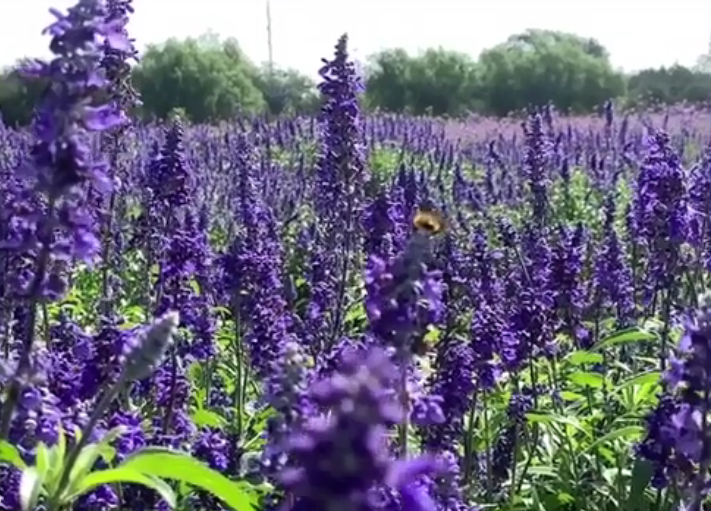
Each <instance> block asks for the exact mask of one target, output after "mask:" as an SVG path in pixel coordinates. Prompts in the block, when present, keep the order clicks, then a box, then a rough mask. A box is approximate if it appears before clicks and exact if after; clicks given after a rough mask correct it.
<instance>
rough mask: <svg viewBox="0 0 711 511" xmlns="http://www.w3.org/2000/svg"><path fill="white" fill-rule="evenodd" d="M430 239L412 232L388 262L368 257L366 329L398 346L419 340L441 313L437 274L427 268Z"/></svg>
mask: <svg viewBox="0 0 711 511" xmlns="http://www.w3.org/2000/svg"><path fill="white" fill-rule="evenodd" d="M429 243H430V240H429V238H428V237H427V235H426V234H423V233H421V232H415V233H414V235H413V237H412V238H411V241H410V243H409V244H408V246H407V247H406V248H405V250H404V251H403V252H402V253H401V254H400V255H399V256H398V257H396V258H395V259H393V260H392V261H391V262H390V263H388V262H386V261H384V260H382V259H380V258H379V257H377V256H371V257H370V259H369V260H368V265H367V268H366V275H365V286H366V293H367V296H366V301H365V308H366V313H367V314H368V320H369V322H370V329H371V331H372V332H373V334H375V335H376V336H377V337H378V338H380V340H381V341H382V342H384V343H386V344H387V345H390V346H394V347H396V348H398V349H402V348H407V347H411V346H412V345H413V344H414V343H416V342H418V341H420V340H421V337H422V336H423V335H424V334H425V328H426V327H427V326H428V325H430V324H432V323H434V322H436V321H437V320H438V319H439V317H440V315H441V308H442V304H441V300H442V291H443V286H442V283H441V281H440V278H441V273H440V272H438V271H428V270H427V267H426V263H425V262H424V261H425V260H426V257H427V253H428V251H429V250H430V249H429Z"/></svg>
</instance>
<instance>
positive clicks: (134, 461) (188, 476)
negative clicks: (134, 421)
mask: <svg viewBox="0 0 711 511" xmlns="http://www.w3.org/2000/svg"><path fill="white" fill-rule="evenodd" d="M125 467H127V468H131V469H132V470H135V471H138V472H141V473H144V474H147V475H152V476H155V477H161V478H166V479H174V480H176V481H183V482H186V483H188V484H191V485H192V486H197V487H198V488H201V489H203V490H205V491H207V492H210V493H212V494H213V495H214V496H215V497H217V498H219V499H220V500H222V501H223V502H225V503H226V504H227V505H229V506H230V507H232V508H233V509H236V510H237V511H252V510H253V509H254V502H253V499H252V498H251V497H250V495H249V494H248V493H246V492H245V491H244V489H243V486H242V485H240V484H238V483H236V482H234V481H230V480H229V479H227V478H226V477H225V476H223V475H222V474H220V473H219V472H216V471H214V470H212V469H211V468H209V467H208V466H207V465H204V464H203V463H201V462H199V461H198V460H196V459H195V458H193V457H191V456H188V455H187V454H183V453H179V452H175V451H171V450H170V449H163V448H157V447H149V448H146V449H142V450H141V451H138V452H136V453H135V454H133V455H132V456H130V457H129V458H127V459H126V460H125V461H124V462H123V463H122V464H121V465H120V467H119V468H125Z"/></svg>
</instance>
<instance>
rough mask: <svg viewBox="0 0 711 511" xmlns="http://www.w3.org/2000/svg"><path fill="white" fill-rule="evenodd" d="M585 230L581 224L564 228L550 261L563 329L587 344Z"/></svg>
mask: <svg viewBox="0 0 711 511" xmlns="http://www.w3.org/2000/svg"><path fill="white" fill-rule="evenodd" d="M584 243H585V231H584V228H583V226H582V224H578V225H577V226H576V228H575V229H574V230H572V229H567V228H564V227H563V228H561V229H560V230H559V239H558V242H557V244H556V246H555V248H554V251H553V258H552V261H551V276H550V280H551V286H552V287H553V295H554V300H555V307H556V311H557V313H558V317H559V319H560V323H561V328H562V331H564V332H566V333H567V334H568V335H570V336H571V337H572V338H573V339H574V340H575V341H576V344H577V345H578V346H583V347H585V346H587V345H588V338H589V335H588V333H587V331H585V329H584V328H583V326H582V313H583V307H584V305H585V303H584V300H585V288H584V287H583V282H584V281H583V278H582V270H583V250H584V248H585V244H584Z"/></svg>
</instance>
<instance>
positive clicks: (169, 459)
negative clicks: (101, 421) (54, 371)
mask: <svg viewBox="0 0 711 511" xmlns="http://www.w3.org/2000/svg"><path fill="white" fill-rule="evenodd" d="M121 433H122V429H121V428H114V429H113V430H111V431H109V432H108V433H107V434H106V435H105V436H104V437H103V438H102V439H101V441H100V442H97V443H94V444H89V445H87V446H85V447H84V448H83V449H82V450H81V453H80V454H79V457H78V458H77V460H76V462H75V463H74V465H73V466H68V465H66V462H67V459H68V458H67V451H68V446H67V439H66V436H65V435H64V434H63V433H62V432H61V431H60V436H59V441H58V442H57V444H55V445H53V446H51V447H48V446H46V445H45V444H43V443H40V444H39V445H38V446H37V450H36V453H35V463H34V465H33V466H27V465H26V464H25V463H24V462H23V461H22V458H21V457H20V455H19V453H18V451H17V449H16V448H15V447H14V446H12V445H11V444H9V443H7V442H0V461H2V462H5V463H8V464H10V465H12V466H14V467H16V468H18V469H20V470H21V471H22V476H21V479H20V501H21V503H22V509H23V510H31V509H35V508H36V507H37V505H38V503H39V501H40V499H41V498H43V497H44V498H45V499H46V500H47V502H48V509H49V510H50V511H56V510H57V509H64V508H65V507H66V506H70V505H71V504H72V503H73V502H76V500H77V499H79V498H80V497H81V496H82V495H85V494H87V493H88V492H90V491H92V490H93V489H95V488H96V487H98V486H101V485H104V484H119V483H132V484H140V485H142V486H146V487H147V488H150V489H152V490H154V491H156V492H157V493H158V494H159V495H160V496H161V498H163V500H164V501H165V502H166V503H167V504H168V505H169V506H170V507H171V508H173V509H174V508H176V506H177V500H178V499H177V496H176V494H175V492H174V491H173V489H172V488H171V486H170V485H169V484H168V483H167V482H165V480H164V479H171V480H173V481H178V482H180V483H184V484H187V485H188V486H193V487H196V488H200V489H202V490H204V491H207V492H210V493H212V494H213V495H214V496H216V497H217V498H219V499H220V500H222V501H223V502H224V503H226V504H227V505H228V506H230V507H231V508H232V509H236V510H238V511H248V510H251V509H254V504H255V497H254V495H253V494H252V493H251V492H248V491H247V488H248V485H245V484H242V483H236V482H234V481H231V480H229V479H227V478H226V477H224V476H223V475H221V474H220V473H218V472H215V471H214V470H212V469H210V468H209V467H208V466H206V465H204V464H203V463H201V462H199V461H197V460H195V459H194V458H192V457H191V456H189V455H187V454H183V453H180V452H175V451H171V450H169V449H163V448H153V447H151V448H146V449H142V450H140V451H137V452H136V453H134V454H133V455H131V456H130V457H128V458H127V459H126V460H124V461H123V462H122V463H120V464H118V465H117V466H114V467H110V468H107V469H103V470H94V467H95V466H96V462H97V461H98V460H99V459H100V458H101V459H102V460H103V462H104V463H105V464H107V465H109V466H110V465H111V464H112V462H113V460H114V456H115V450H114V449H113V448H112V447H111V446H110V444H111V442H113V441H114V440H115V439H116V438H117V437H118V436H120V435H121ZM79 434H80V432H79V431H77V438H78V435H79ZM67 470H68V471H69V477H68V479H66V481H63V475H64V472H65V471H67Z"/></svg>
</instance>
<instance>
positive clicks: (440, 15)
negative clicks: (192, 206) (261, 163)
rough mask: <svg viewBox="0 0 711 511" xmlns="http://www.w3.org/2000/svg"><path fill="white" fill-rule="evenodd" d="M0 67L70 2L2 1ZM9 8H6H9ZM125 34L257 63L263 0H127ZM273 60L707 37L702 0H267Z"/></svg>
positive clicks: (656, 49) (709, 26) (621, 45)
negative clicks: (230, 41) (232, 49)
mask: <svg viewBox="0 0 711 511" xmlns="http://www.w3.org/2000/svg"><path fill="white" fill-rule="evenodd" d="M4 3H5V5H3V8H2V11H1V12H2V15H1V16H0V65H6V64H11V63H12V62H13V61H14V60H15V59H17V58H19V57H24V56H44V55H47V49H46V48H47V44H48V38H47V37H45V36H42V35H41V30H42V28H44V26H46V25H47V24H48V23H49V22H50V21H51V20H52V18H51V16H50V15H49V14H48V12H47V10H48V8H49V7H50V6H54V7H58V8H66V7H67V6H69V5H71V4H72V3H74V0H4ZM11 6H12V7H11ZM134 6H135V9H136V13H135V15H134V16H133V18H132V21H131V24H130V32H131V35H132V36H133V37H135V38H136V39H137V44H138V47H139V48H142V47H143V46H144V45H146V44H148V43H157V42H161V41H164V40H165V39H167V38H169V37H171V36H176V37H186V36H197V35H200V34H202V33H204V32H206V31H208V30H211V31H213V32H216V33H217V34H219V35H222V36H234V37H236V38H237V39H238V40H239V42H240V44H241V46H242V48H243V49H244V50H245V51H246V52H247V54H248V55H249V56H250V57H251V58H252V59H253V60H254V61H256V62H257V63H259V62H263V61H266V59H267V55H268V51H267V35H266V34H267V31H266V7H265V6H266V0H134ZM271 11H272V31H273V48H274V61H275V62H276V63H277V64H278V65H282V66H287V67H294V68H296V69H299V70H300V71H302V72H305V73H307V74H309V75H312V76H313V75H315V72H316V70H317V69H318V67H319V64H320V58H321V57H324V56H329V55H330V54H331V52H332V47H333V45H334V44H335V42H336V39H337V38H338V36H339V35H340V34H342V33H343V32H348V34H349V36H350V39H351V48H352V52H353V54H354V56H355V57H356V58H359V59H362V58H364V57H365V56H366V55H368V54H370V53H372V52H374V51H377V50H379V49H382V48H388V47H403V48H405V49H407V50H409V51H411V52H417V51H418V50H420V49H424V48H427V47H430V46H440V45H441V46H443V47H445V48H449V49H455V50H459V51H463V52H466V53H469V54H471V55H472V56H476V55H478V54H479V52H481V51H482V50H483V49H485V48H487V47H490V46H493V45H494V44H496V43H498V42H500V41H503V40H504V39H506V37H508V36H509V35H511V34H513V33H516V32H520V31H522V30H524V29H526V28H544V29H554V30H563V31H568V32H574V33H577V34H579V35H583V36H590V37H595V38H597V39H598V40H599V41H600V42H601V43H602V44H603V45H605V46H606V47H607V49H608V50H609V51H610V53H611V56H612V61H613V64H614V65H615V66H616V67H619V68H623V69H625V70H628V71H631V70H636V69H641V68H645V67H653V66H660V65H671V64H674V63H675V62H678V63H680V64H684V65H692V64H693V63H694V62H695V60H696V58H697V57H698V55H699V54H701V53H702V52H704V51H706V49H707V48H708V43H709V38H710V37H711V1H709V0H673V1H672V0H647V1H645V0H271Z"/></svg>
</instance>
